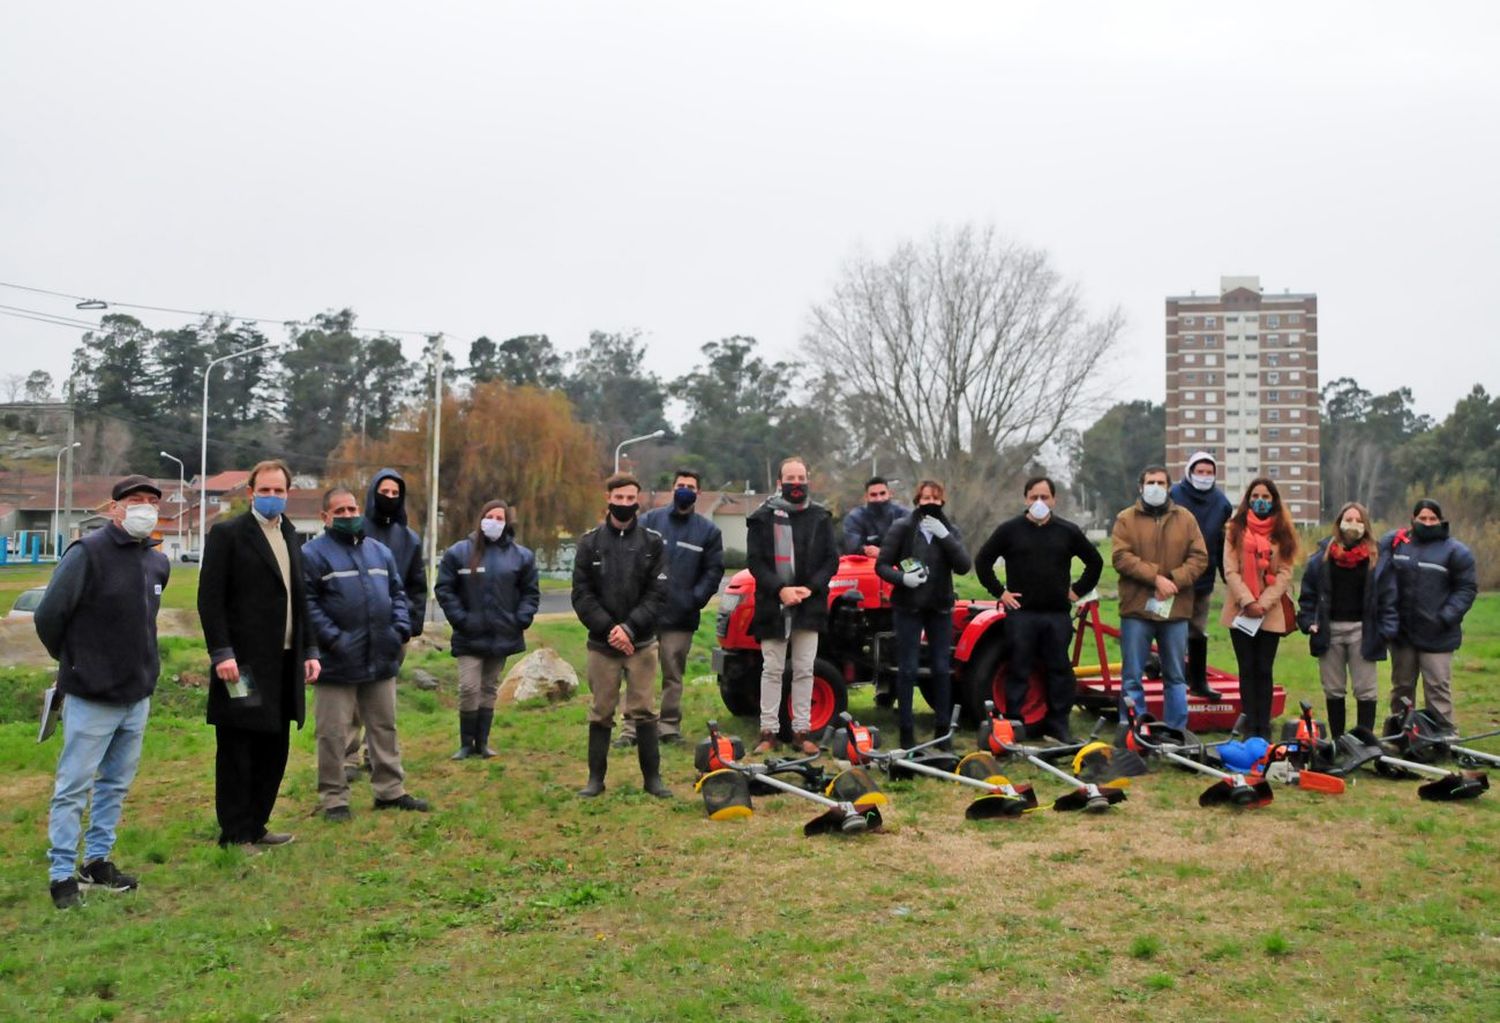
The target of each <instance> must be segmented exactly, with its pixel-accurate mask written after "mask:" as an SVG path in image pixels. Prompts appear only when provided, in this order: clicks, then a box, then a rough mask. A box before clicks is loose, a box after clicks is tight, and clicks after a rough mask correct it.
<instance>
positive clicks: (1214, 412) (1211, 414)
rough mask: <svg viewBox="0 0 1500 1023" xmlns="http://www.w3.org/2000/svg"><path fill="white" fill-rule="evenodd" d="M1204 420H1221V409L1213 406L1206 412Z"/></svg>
mask: <svg viewBox="0 0 1500 1023" xmlns="http://www.w3.org/2000/svg"><path fill="white" fill-rule="evenodd" d="M1203 420H1204V422H1208V423H1217V422H1218V421H1219V410H1218V409H1216V408H1211V409H1209V410H1208V411H1206V412H1204V413H1203Z"/></svg>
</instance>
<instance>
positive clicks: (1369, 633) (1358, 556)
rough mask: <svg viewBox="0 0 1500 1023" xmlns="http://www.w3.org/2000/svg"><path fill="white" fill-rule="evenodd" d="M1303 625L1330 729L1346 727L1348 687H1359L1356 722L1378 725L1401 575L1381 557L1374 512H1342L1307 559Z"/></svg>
mask: <svg viewBox="0 0 1500 1023" xmlns="http://www.w3.org/2000/svg"><path fill="white" fill-rule="evenodd" d="M1297 627H1298V628H1299V629H1301V630H1302V631H1303V632H1305V633H1307V636H1308V639H1307V647H1308V650H1309V651H1310V652H1311V653H1312V655H1313V656H1314V657H1316V658H1317V659H1318V675H1319V679H1320V681H1321V682H1322V685H1323V698H1324V700H1326V701H1327V704H1328V730H1329V731H1330V732H1331V733H1332V734H1333V736H1334V737H1335V738H1337V737H1338V736H1340V735H1342V734H1343V732H1344V724H1345V720H1346V719H1345V696H1344V693H1345V686H1346V679H1347V684H1349V685H1352V687H1353V689H1354V707H1355V715H1356V719H1355V723H1356V724H1357V725H1358V726H1359V727H1361V728H1371V729H1373V728H1374V727H1375V710H1376V705H1377V702H1378V701H1379V698H1380V690H1379V682H1378V680H1377V679H1376V677H1375V662H1376V661H1383V660H1385V655H1386V644H1387V643H1389V642H1390V641H1391V640H1393V639H1395V638H1396V632H1397V630H1398V629H1399V627H1400V618H1399V616H1398V615H1397V612H1396V573H1395V571H1394V570H1392V568H1391V564H1390V562H1389V560H1383V559H1381V558H1380V557H1379V549H1378V547H1377V545H1376V543H1375V537H1374V536H1372V535H1371V533H1370V513H1369V512H1368V511H1366V510H1365V506H1364V505H1362V504H1360V503H1359V502H1357V501H1350V502H1349V503H1348V504H1346V505H1344V506H1343V507H1342V508H1340V509H1339V513H1338V516H1337V517H1336V518H1335V519H1334V528H1333V535H1332V536H1330V537H1328V538H1327V539H1326V540H1324V541H1323V542H1322V543H1321V544H1319V545H1318V550H1317V553H1315V554H1313V556H1312V557H1310V558H1308V559H1307V571H1306V572H1305V573H1304V574H1303V576H1302V592H1301V595H1300V596H1299V598H1298V601H1297Z"/></svg>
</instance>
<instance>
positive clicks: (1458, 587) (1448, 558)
mask: <svg viewBox="0 0 1500 1023" xmlns="http://www.w3.org/2000/svg"><path fill="white" fill-rule="evenodd" d="M1380 556H1381V557H1382V558H1384V559H1389V560H1390V562H1391V563H1392V565H1394V567H1395V569H1396V599H1397V608H1398V611H1399V618H1400V628H1399V630H1398V631H1397V635H1396V639H1395V641H1394V642H1393V643H1392V644H1391V713H1393V714H1399V713H1402V712H1403V711H1404V706H1403V701H1405V700H1413V701H1415V699H1416V696H1417V676H1418V674H1420V675H1421V677H1422V691H1423V695H1424V698H1425V701H1426V707H1425V709H1426V711H1427V713H1428V715H1429V716H1430V717H1432V718H1434V720H1437V721H1438V723H1439V724H1440V726H1442V727H1443V728H1445V730H1447V731H1449V732H1450V733H1452V734H1457V731H1456V730H1457V727H1458V722H1457V721H1456V720H1455V718H1454V715H1453V651H1455V650H1457V649H1458V648H1459V645H1460V644H1461V643H1462V642H1463V620H1464V615H1466V614H1468V613H1469V608H1470V607H1472V606H1473V605H1474V598H1475V596H1476V595H1477V594H1478V593H1479V583H1478V576H1477V570H1476V567H1475V564H1474V554H1473V552H1472V551H1470V550H1469V548H1468V547H1467V546H1465V545H1464V544H1462V543H1460V542H1459V541H1457V540H1455V539H1453V537H1452V536H1450V535H1449V530H1448V523H1447V522H1445V521H1444V520H1443V509H1442V508H1441V507H1440V506H1439V505H1438V503H1437V502H1436V501H1433V500H1430V499H1423V500H1421V501H1418V502H1417V503H1416V506H1415V507H1413V508H1412V511H1411V525H1410V526H1407V527H1405V528H1402V529H1398V530H1395V531H1394V532H1391V533H1388V534H1386V535H1385V536H1384V537H1382V538H1381V540H1380Z"/></svg>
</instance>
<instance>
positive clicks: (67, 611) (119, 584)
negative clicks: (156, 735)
mask: <svg viewBox="0 0 1500 1023" xmlns="http://www.w3.org/2000/svg"><path fill="white" fill-rule="evenodd" d="M110 498H111V503H110V506H109V525H107V526H105V527H104V528H103V529H97V530H95V531H93V532H92V533H87V534H85V535H84V536H83V537H82V538H81V539H79V540H75V541H73V543H71V544H69V545H68V549H67V550H66V551H64V552H63V556H62V559H61V560H60V561H59V562H58V563H57V568H56V570H55V571H54V572H53V573H52V578H51V580H50V581H49V582H48V583H47V592H46V593H44V594H43V595H42V600H41V603H40V604H38V605H37V608H36V612H35V614H34V615H33V617H32V624H33V626H35V628H36V633H37V636H38V637H39V638H40V639H41V641H42V645H43V646H45V647H46V648H47V652H48V653H49V654H51V655H52V656H53V657H54V658H55V659H56V660H57V662H58V663H57V692H58V693H59V694H60V695H61V696H62V698H63V718H62V720H63V744H62V752H61V754H60V755H59V756H58V758H57V778H56V781H55V782H54V783H53V786H52V810H51V813H50V815H49V817H48V822H47V837H48V840H49V842H50V849H49V851H48V854H47V855H48V861H49V863H48V869H47V881H48V887H49V889H50V891H51V894H52V903H53V905H55V906H56V907H57V908H58V909H71V908H73V907H75V906H77V905H79V904H80V903H81V902H82V898H83V897H82V895H81V889H95V888H97V889H103V890H105V891H128V890H130V889H132V888H135V887H136V879H135V878H134V877H132V876H130V875H129V874H125V873H121V872H120V870H119V869H118V868H116V867H115V865H114V862H113V861H112V860H111V859H110V858H109V857H110V853H111V852H112V851H113V849H114V845H115V829H116V827H117V826H118V824H119V821H120V813H121V810H122V809H123V807H124V803H125V795H126V793H127V792H128V791H129V789H130V783H131V781H132V780H134V778H135V772H136V768H137V766H138V765H139V764H140V761H141V741H142V739H143V737H144V736H145V733H146V720H147V718H148V717H149V716H150V713H151V694H152V693H153V692H155V691H156V676H157V673H158V672H159V671H160V664H159V663H158V660H159V658H158V653H157V648H156V613H157V611H158V610H160V608H161V594H162V590H164V589H165V588H166V585H167V579H168V577H169V576H170V575H171V563H170V562H169V561H168V560H167V556H166V555H165V554H163V553H161V551H159V550H157V549H156V548H157V546H158V545H159V544H160V543H161V541H160V540H157V539H153V538H152V536H151V534H152V531H153V530H154V529H155V528H156V509H157V504H158V503H159V502H160V501H161V488H160V487H158V486H157V485H156V484H155V483H154V482H152V481H151V480H149V479H147V478H146V477H145V476H127V477H126V478H124V479H122V480H120V481H119V482H118V483H116V484H115V485H114V487H113V488H112V489H111V491H110ZM86 806H87V807H88V808H89V827H88V832H87V834H84V835H83V836H82V838H83V866H82V867H81V868H78V867H77V862H78V841H79V837H80V835H79V832H80V831H81V830H82V825H83V811H84V807H86Z"/></svg>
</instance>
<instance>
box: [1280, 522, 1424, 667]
mask: <svg viewBox="0 0 1500 1023" xmlns="http://www.w3.org/2000/svg"><path fill="white" fill-rule="evenodd" d="M1332 542H1333V538H1332V537H1326V538H1324V540H1323V542H1322V543H1320V544H1318V549H1317V551H1316V552H1315V553H1314V554H1313V556H1312V557H1310V558H1308V559H1307V568H1306V569H1305V570H1304V571H1303V573H1302V592H1301V593H1300V594H1299V595H1298V598H1297V628H1299V629H1301V630H1302V631H1303V632H1308V630H1309V629H1311V628H1312V627H1313V626H1314V625H1316V626H1317V627H1318V631H1317V632H1309V633H1308V636H1307V649H1308V652H1309V653H1311V654H1312V655H1313V656H1314V657H1322V656H1323V655H1324V654H1326V653H1327V652H1328V648H1329V646H1330V644H1331V640H1330V638H1329V631H1330V629H1331V627H1332V615H1331V614H1330V609H1331V607H1332V604H1333V580H1332V576H1331V572H1332V569H1331V568H1330V567H1329V565H1328V545H1329V544H1330V543H1332ZM1368 571H1369V573H1370V574H1369V575H1368V576H1366V577H1365V606H1364V613H1363V615H1362V616H1361V618H1360V633H1359V653H1360V656H1361V657H1363V658H1364V659H1365V660H1367V661H1383V660H1385V651H1386V644H1387V643H1388V642H1390V641H1391V640H1393V639H1395V638H1396V633H1397V631H1398V630H1399V629H1400V627H1401V618H1400V615H1399V614H1398V613H1397V611H1396V570H1395V568H1394V567H1393V566H1392V564H1391V560H1390V559H1389V558H1383V557H1378V556H1377V558H1376V559H1375V563H1374V565H1373V566H1371V567H1370V568H1369V569H1368Z"/></svg>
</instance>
